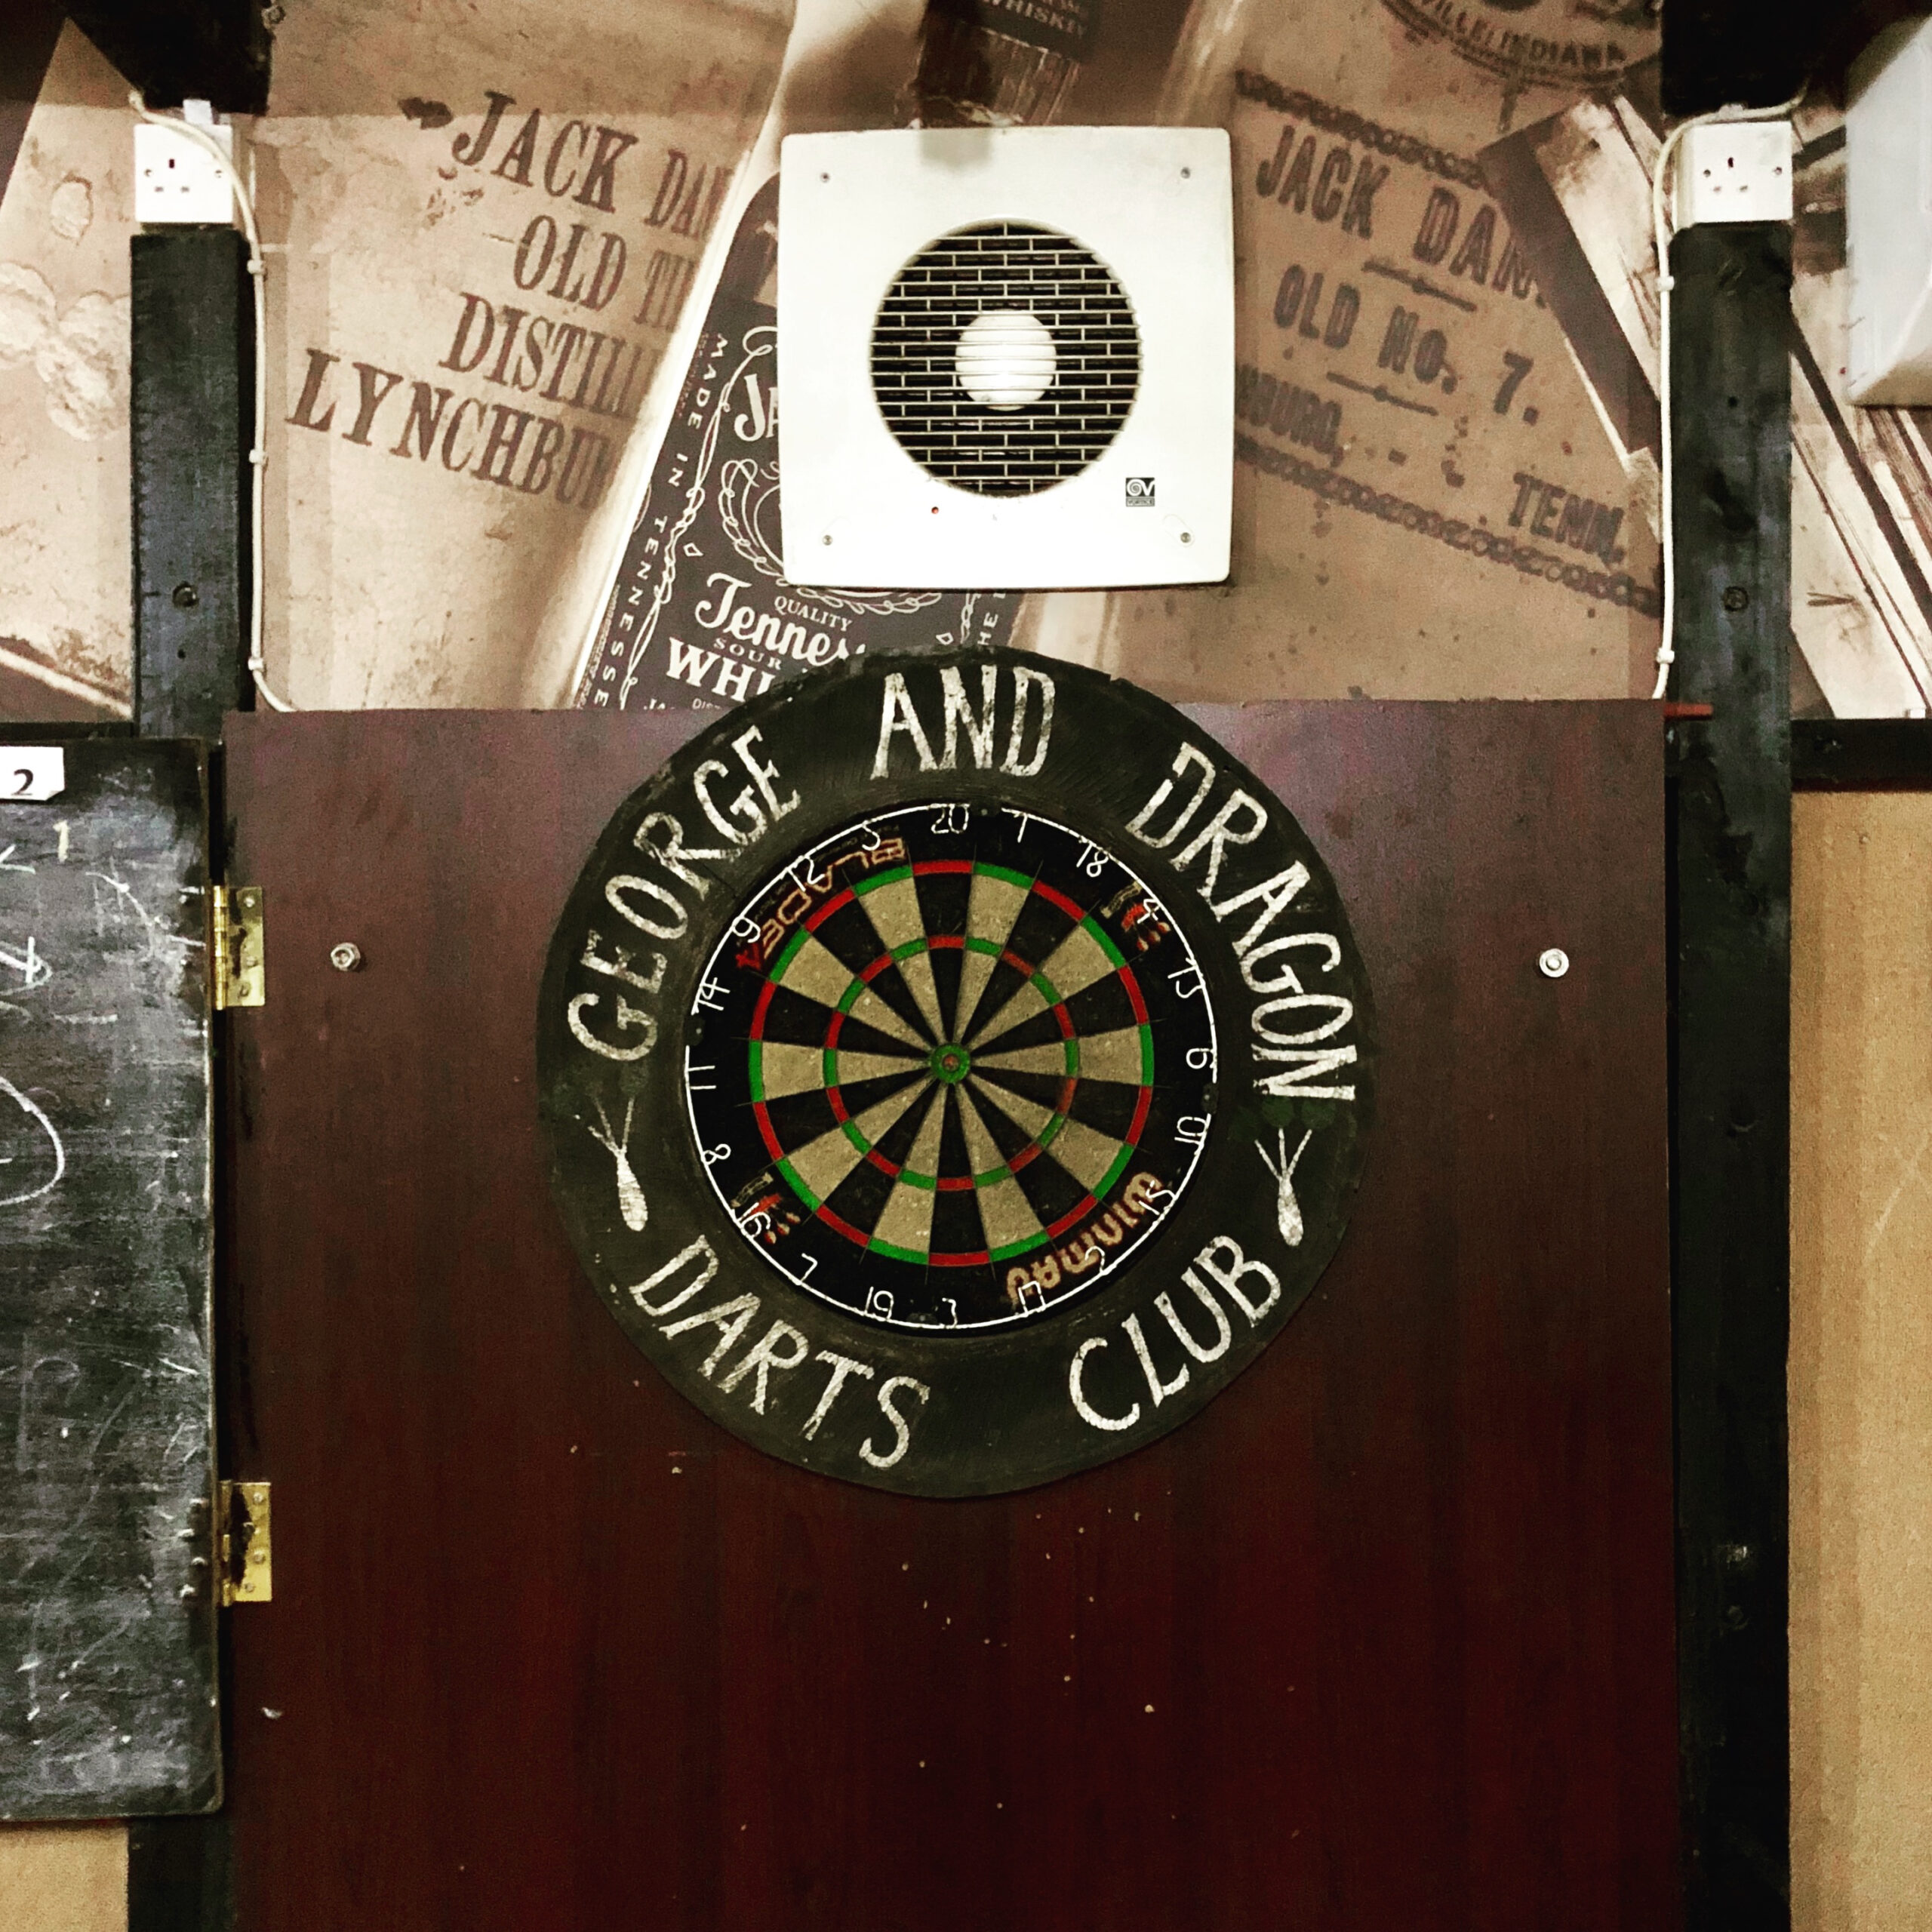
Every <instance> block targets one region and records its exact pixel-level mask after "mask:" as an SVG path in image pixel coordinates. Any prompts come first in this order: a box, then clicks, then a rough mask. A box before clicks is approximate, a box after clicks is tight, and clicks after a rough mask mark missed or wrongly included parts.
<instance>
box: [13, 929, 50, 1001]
mask: <svg viewBox="0 0 1932 1932" xmlns="http://www.w3.org/2000/svg"><path fill="white" fill-rule="evenodd" d="M0 966H4V967H5V968H7V970H8V971H9V972H13V973H17V974H20V991H21V992H26V990H27V989H29V987H32V986H45V985H46V983H48V980H51V979H52V978H53V977H54V968H52V967H51V966H50V965H48V963H47V961H45V960H44V959H43V958H41V956H40V954H39V953H38V951H37V950H36V949H35V946H34V939H33V935H32V934H31V933H29V934H28V935H27V943H26V951H25V952H14V950H13V949H12V948H11V946H0Z"/></svg>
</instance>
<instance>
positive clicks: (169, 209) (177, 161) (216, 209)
mask: <svg viewBox="0 0 1932 1932" xmlns="http://www.w3.org/2000/svg"><path fill="white" fill-rule="evenodd" d="M199 131H200V132H201V133H203V134H212V135H214V137H215V139H216V140H217V141H219V142H220V143H221V145H222V146H223V148H224V149H226V150H227V152H228V153H229V155H230V156H231V157H232V155H233V154H234V152H235V130H234V129H233V128H227V127H218V128H217V127H203V128H201V129H200V130H199ZM134 219H135V220H137V221H139V222H146V223H169V222H213V223H216V224H217V226H221V225H224V224H226V223H229V222H232V220H234V219H235V188H234V183H233V182H232V179H231V178H230V177H229V175H228V174H225V173H224V172H223V170H222V168H220V165H218V164H217V162H216V160H215V158H214V155H211V154H210V153H209V152H208V149H206V148H205V146H202V143H201V142H200V141H198V140H196V139H195V136H194V135H192V134H185V133H183V132H180V131H178V130H177V129H176V128H171V127H168V126H165V125H162V124H161V123H159V122H153V121H137V122H135V124H134Z"/></svg>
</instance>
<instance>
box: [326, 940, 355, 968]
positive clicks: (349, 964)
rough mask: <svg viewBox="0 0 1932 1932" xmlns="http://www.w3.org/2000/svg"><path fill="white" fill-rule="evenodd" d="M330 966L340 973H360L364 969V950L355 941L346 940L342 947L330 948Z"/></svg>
mask: <svg viewBox="0 0 1932 1932" xmlns="http://www.w3.org/2000/svg"><path fill="white" fill-rule="evenodd" d="M329 964H331V966H333V967H334V968H335V970H336V971H337V972H338V973H356V972H360V971H361V968H362V949H361V947H360V946H358V945H357V944H356V943H355V941H354V940H349V939H346V940H343V942H342V943H341V944H340V945H339V946H331V947H330V948H329Z"/></svg>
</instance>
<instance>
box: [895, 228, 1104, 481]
mask: <svg viewBox="0 0 1932 1932" xmlns="http://www.w3.org/2000/svg"><path fill="white" fill-rule="evenodd" d="M1001 312H1004V313H1008V314H1012V315H1030V316H1032V317H1033V318H1035V320H1036V321H1038V322H1039V323H1040V324H1041V325H1042V326H1043V327H1044V328H1045V330H1046V331H1047V334H1048V337H1050V338H1051V341H1052V343H1053V357H1052V369H1051V380H1050V381H1049V382H1048V386H1047V387H1046V389H1045V391H1044V393H1043V394H1042V395H1040V397H1039V398H1038V400H1037V401H1030V402H1026V403H1023V404H1021V405H1019V406H1017V407H1014V406H1012V405H1011V404H1008V405H1001V406H994V405H989V404H987V403H983V402H977V401H974V398H972V397H971V395H968V393H967V391H966V389H965V388H964V385H963V384H962V383H961V381H960V378H959V351H960V337H961V335H962V334H964V331H965V330H966V328H968V325H970V324H971V323H972V322H973V321H975V320H977V318H979V317H980V316H981V315H990V314H997V313H1001ZM968 355H969V360H970V359H971V345H969V350H968ZM1139 387H1140V330H1139V329H1138V328H1136V327H1135V325H1134V310H1133V308H1132V307H1131V305H1130V304H1129V303H1128V299H1127V297H1126V295H1125V294H1124V293H1123V292H1122V291H1121V286H1120V285H1119V283H1118V282H1117V281H1115V279H1114V278H1113V276H1112V274H1111V273H1109V271H1108V269H1107V268H1106V265H1105V263H1103V262H1101V261H1100V260H1099V258H1098V257H1097V256H1095V255H1094V253H1093V251H1091V249H1088V248H1084V247H1082V246H1081V244H1080V243H1079V242H1076V241H1075V240H1074V239H1073V238H1072V236H1070V235H1060V234H1057V233H1056V232H1054V230H1053V229H1049V228H1037V227H1034V226H1031V225H1029V223H1025V222H1018V221H989V222H983V223H980V224H979V225H977V226H974V227H972V228H964V229H960V230H958V232H956V233H954V234H952V235H942V236H940V238H939V239H938V240H937V241H936V242H929V243H928V245H926V247H924V248H922V249H921V250H920V251H919V252H918V254H916V255H915V256H914V257H912V260H910V261H909V262H908V263H906V266H904V267H903V269H900V271H899V272H898V274H897V275H896V276H895V277H894V279H893V283H892V286H891V288H889V289H888V290H887V291H886V294H885V300H884V301H883V302H882V303H881V304H880V305H879V312H878V320H877V321H875V323H874V324H873V325H872V393H873V394H874V395H875V396H876V397H877V398H878V406H879V412H880V414H881V415H882V416H883V417H884V418H885V424H886V427H887V428H888V429H890V430H891V432H892V433H893V435H894V436H895V437H896V438H897V439H898V441H899V444H900V447H901V448H903V450H904V451H906V454H908V455H909V457H912V460H913V461H914V462H915V463H918V465H919V466H920V467H921V469H924V470H926V471H927V472H928V473H929V474H931V475H934V476H937V477H938V478H940V480H941V481H943V482H946V483H950V484H952V485H955V486H957V487H958V488H960V489H962V490H971V491H975V492H977V494H980V495H982V496H989V497H1025V496H1031V495H1032V494H1034V493H1035V491H1041V490H1044V489H1048V488H1051V486H1052V485H1054V484H1056V483H1060V482H1063V481H1065V480H1066V478H1068V477H1069V476H1077V475H1079V473H1080V472H1081V471H1082V470H1083V469H1086V468H1087V467H1088V466H1089V465H1090V464H1091V463H1094V461H1095V460H1097V458H1098V457H1100V454H1102V452H1103V451H1105V450H1106V448H1107V445H1109V443H1111V442H1112V441H1113V439H1114V438H1115V436H1117V435H1119V433H1120V429H1121V424H1122V423H1124V422H1125V421H1126V420H1127V417H1128V411H1130V410H1131V409H1132V408H1133V407H1134V396H1135V394H1136V392H1137V390H1138V389H1139Z"/></svg>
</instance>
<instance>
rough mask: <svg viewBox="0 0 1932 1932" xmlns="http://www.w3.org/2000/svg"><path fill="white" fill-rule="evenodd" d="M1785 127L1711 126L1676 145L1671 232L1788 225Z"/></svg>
mask: <svg viewBox="0 0 1932 1932" xmlns="http://www.w3.org/2000/svg"><path fill="white" fill-rule="evenodd" d="M1791 174H1792V128H1791V123H1790V122H1789V121H1712V122H1706V123H1705V124H1704V125H1703V126H1702V127H1697V128H1687V130H1686V131H1685V132H1684V138H1683V140H1681V141H1680V142H1679V143H1678V149H1677V169H1676V177H1675V202H1676V208H1675V217H1674V221H1673V224H1672V225H1673V226H1675V227H1678V228H1694V227H1696V226H1697V225H1698V224H1699V223H1700V222H1708V221H1789V220H1790V219H1791V213H1792V194H1791Z"/></svg>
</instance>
